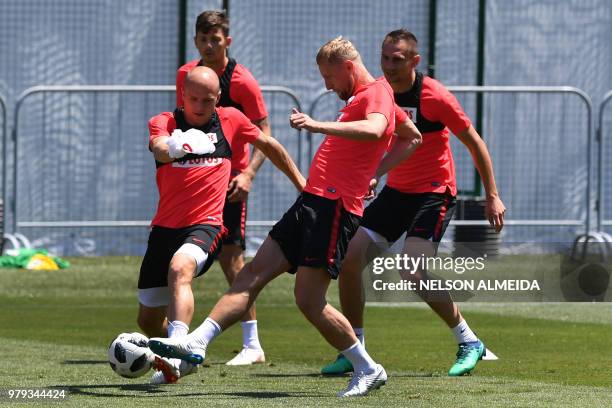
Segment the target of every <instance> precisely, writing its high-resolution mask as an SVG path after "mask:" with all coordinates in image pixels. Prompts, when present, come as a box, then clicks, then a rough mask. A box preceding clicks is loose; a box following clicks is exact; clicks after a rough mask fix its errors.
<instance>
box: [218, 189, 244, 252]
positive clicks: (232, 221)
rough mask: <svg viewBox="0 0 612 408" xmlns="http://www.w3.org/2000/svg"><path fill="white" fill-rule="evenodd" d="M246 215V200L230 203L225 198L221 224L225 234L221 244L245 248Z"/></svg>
mask: <svg viewBox="0 0 612 408" xmlns="http://www.w3.org/2000/svg"><path fill="white" fill-rule="evenodd" d="M246 217H247V201H246V200H245V201H237V202H234V203H230V202H229V201H227V200H225V205H224V206H223V226H224V227H225V228H226V229H227V234H226V235H225V237H224V238H223V245H239V246H240V247H241V248H242V250H243V251H244V250H245V249H246V241H245V232H246Z"/></svg>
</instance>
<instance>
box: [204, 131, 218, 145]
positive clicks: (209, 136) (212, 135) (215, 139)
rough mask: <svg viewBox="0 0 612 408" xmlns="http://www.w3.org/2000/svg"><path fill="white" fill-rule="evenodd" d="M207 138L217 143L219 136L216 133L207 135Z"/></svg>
mask: <svg viewBox="0 0 612 408" xmlns="http://www.w3.org/2000/svg"><path fill="white" fill-rule="evenodd" d="M206 136H208V138H209V139H210V141H211V142H213V143H217V141H218V140H217V134H216V133H206Z"/></svg>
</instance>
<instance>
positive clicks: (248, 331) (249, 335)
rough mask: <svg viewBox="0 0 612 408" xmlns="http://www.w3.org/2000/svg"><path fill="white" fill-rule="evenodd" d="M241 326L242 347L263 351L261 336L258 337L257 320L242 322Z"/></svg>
mask: <svg viewBox="0 0 612 408" xmlns="http://www.w3.org/2000/svg"><path fill="white" fill-rule="evenodd" d="M240 326H242V347H247V348H250V349H253V350H261V344H260V343H259V336H258V335H257V320H249V321H246V322H240Z"/></svg>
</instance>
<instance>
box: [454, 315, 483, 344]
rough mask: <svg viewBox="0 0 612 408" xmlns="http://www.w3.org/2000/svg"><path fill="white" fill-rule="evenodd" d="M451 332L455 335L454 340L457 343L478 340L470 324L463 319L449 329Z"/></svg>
mask: <svg viewBox="0 0 612 408" xmlns="http://www.w3.org/2000/svg"><path fill="white" fill-rule="evenodd" d="M451 330H452V331H453V334H454V335H455V340H457V344H461V343H469V342H472V341H478V337H476V335H475V334H474V332H473V331H472V329H470V326H468V324H467V322H466V321H465V320H461V322H459V324H458V325H457V326H456V327H453V328H452V329H451Z"/></svg>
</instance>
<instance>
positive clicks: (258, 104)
mask: <svg viewBox="0 0 612 408" xmlns="http://www.w3.org/2000/svg"><path fill="white" fill-rule="evenodd" d="M230 98H231V99H232V100H234V101H236V102H237V103H238V104H239V105H240V106H242V109H243V110H244V114H245V115H246V117H247V118H249V120H251V121H256V120H261V119H263V118H265V117H267V116H268V111H267V110H266V103H265V101H264V98H263V94H262V93H261V88H259V84H258V83H257V80H256V79H255V78H254V77H253V74H251V72H249V70H248V69H246V68H245V67H244V66H242V65H241V64H236V68H235V69H234V73H233V75H232V83H231V86H230Z"/></svg>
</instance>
